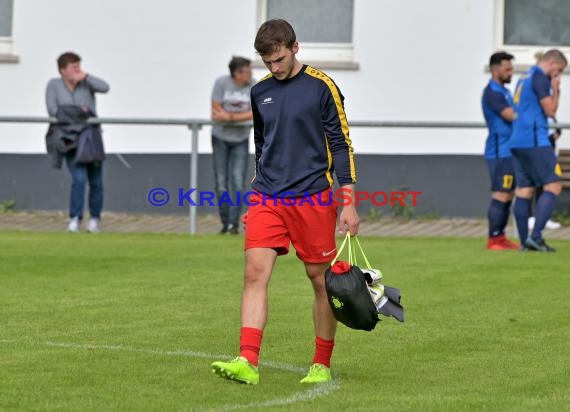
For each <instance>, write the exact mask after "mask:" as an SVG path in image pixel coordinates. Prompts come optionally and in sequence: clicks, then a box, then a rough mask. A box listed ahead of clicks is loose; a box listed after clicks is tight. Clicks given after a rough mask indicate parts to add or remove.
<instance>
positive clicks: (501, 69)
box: [481, 52, 519, 250]
mask: <svg viewBox="0 0 570 412" xmlns="http://www.w3.org/2000/svg"><path fill="white" fill-rule="evenodd" d="M512 59H513V56H512V55H510V54H508V53H505V52H497V53H494V54H493V55H492V56H491V59H490V61H489V68H490V70H491V80H489V83H488V84H487V87H485V90H484V91H483V98H482V99H481V104H482V106H483V115H484V116H485V123H487V128H488V129H489V135H488V136H487V141H486V143H485V160H486V162H487V167H488V169H489V175H490V177H491V192H492V193H491V203H490V204H489V209H488V211H487V217H488V219H489V239H488V241H487V249H489V250H510V249H518V248H519V245H517V244H516V243H513V242H511V241H510V240H508V239H507V238H506V236H505V227H506V226H507V223H508V221H509V214H510V207H511V202H512V200H513V195H514V189H515V187H514V183H515V182H514V174H515V172H514V169H513V161H512V157H511V151H510V147H509V140H510V138H511V133H512V122H513V120H514V119H515V117H516V113H515V110H514V109H513V98H512V96H511V92H510V91H509V89H507V88H506V87H505V84H507V83H510V82H511V78H512V76H513V64H512V62H511V60H512Z"/></svg>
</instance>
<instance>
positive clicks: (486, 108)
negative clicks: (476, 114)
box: [481, 79, 513, 159]
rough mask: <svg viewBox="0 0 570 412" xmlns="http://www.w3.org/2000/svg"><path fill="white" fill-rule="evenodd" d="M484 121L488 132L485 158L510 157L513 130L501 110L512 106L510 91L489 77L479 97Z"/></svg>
mask: <svg viewBox="0 0 570 412" xmlns="http://www.w3.org/2000/svg"><path fill="white" fill-rule="evenodd" d="M481 105H482V107H483V115H484V116H485V123H487V128H488V129H489V134H488V136H487V140H486V142H485V159H497V158H506V157H511V149H510V147H509V139H510V138H511V133H512V131H513V127H512V123H511V122H508V121H506V120H505V119H504V118H503V117H502V116H501V112H502V111H503V110H505V109H507V108H509V107H513V98H512V96H511V92H510V91H509V89H507V88H506V87H505V86H503V85H502V84H499V83H498V82H496V81H495V80H493V79H491V80H490V81H489V84H488V85H487V87H485V90H483V97H482V99H481Z"/></svg>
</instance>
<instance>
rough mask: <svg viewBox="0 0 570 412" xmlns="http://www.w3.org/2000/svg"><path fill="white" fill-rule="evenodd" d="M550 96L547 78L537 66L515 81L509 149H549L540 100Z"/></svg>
mask: <svg viewBox="0 0 570 412" xmlns="http://www.w3.org/2000/svg"><path fill="white" fill-rule="evenodd" d="M550 95H551V89H550V79H549V78H548V76H547V75H546V74H545V73H544V71H542V69H541V68H540V67H538V66H533V67H531V68H530V70H529V71H528V72H527V73H525V74H523V75H522V76H521V77H520V79H519V81H518V82H517V87H516V90H515V97H514V103H515V111H516V112H517V118H516V119H515V121H514V122H513V134H512V135H511V143H510V146H511V148H530V147H545V146H546V147H550V146H551V144H550V140H549V139H548V135H549V133H548V117H547V116H546V113H544V109H543V108H542V106H541V104H540V100H541V99H543V98H544V97H547V96H550Z"/></svg>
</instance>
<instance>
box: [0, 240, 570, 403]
mask: <svg viewBox="0 0 570 412" xmlns="http://www.w3.org/2000/svg"><path fill="white" fill-rule="evenodd" d="M242 241H243V239H242V238H241V237H230V236H225V237H221V236H202V237H201V236H198V237H189V236H186V235H138V234H137V235H119V234H101V235H98V236H90V235H86V234H81V235H77V236H75V235H68V234H65V233H62V234H35V233H6V232H0V410H2V411H12V410H18V411H19V410H24V411H118V410H121V411H122V410H131V411H147V410H148V411H193V410H264V411H266V410H295V411H305V410H306V411H321V410H322V411H329V412H330V411H337V410H339V411H357V410H362V411H368V410H375V411H380V410H382V411H398V412H400V411H440V410H442V411H460V410H466V411H470V410H486V411H517V412H518V411H563V410H570V354H569V351H570V344H569V342H570V269H569V262H570V242H561V241H559V242H556V241H553V242H552V245H553V246H555V247H558V248H559V252H558V253H555V254H537V253H526V254H523V253H519V252H487V251H485V250H484V249H483V245H484V241H483V239H380V238H362V242H363V246H364V248H365V250H366V251H367V254H368V256H369V258H371V260H372V262H373V263H375V266H378V267H379V268H380V269H382V271H383V273H384V276H385V282H386V283H387V284H389V285H394V286H397V287H400V288H401V289H402V296H403V300H402V303H403V304H404V306H405V308H406V316H407V319H406V323H404V324H400V323H398V322H397V321H395V320H393V319H385V320H384V321H382V322H381V323H379V324H378V326H377V328H376V330H375V331H374V332H372V333H367V332H361V331H353V330H349V329H347V328H346V327H343V326H341V327H339V333H338V335H337V340H336V349H335V355H334V357H333V374H334V377H335V382H334V383H333V384H332V385H323V386H316V387H307V386H301V385H300V384H299V383H298V381H299V379H300V378H301V377H302V372H303V370H305V368H306V367H307V366H308V364H309V363H310V360H311V357H312V352H313V340H314V336H313V332H312V323H311V312H310V307H311V302H312V291H311V287H310V284H309V282H308V281H307V280H306V279H305V277H304V274H303V271H302V266H301V264H300V262H298V261H297V260H296V258H295V257H294V254H290V255H289V256H287V257H283V258H280V259H279V260H278V264H277V267H276V270H275V272H274V276H273V280H272V283H271V291H270V294H271V296H270V318H269V324H268V327H267V329H266V332H265V339H264V345H263V348H262V360H263V361H265V364H262V365H261V369H260V370H261V382H260V384H259V385H258V386H255V387H250V386H244V385H239V384H236V383H232V382H228V381H224V380H221V379H219V378H217V377H216V376H214V375H213V374H212V373H211V371H210V367H209V364H210V362H212V361H213V360H214V359H217V357H216V355H219V354H221V355H222V356H231V357H233V356H235V355H236V354H237V349H238V334H239V301H240V292H241V284H242V264H243V252H242Z"/></svg>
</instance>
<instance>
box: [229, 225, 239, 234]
mask: <svg viewBox="0 0 570 412" xmlns="http://www.w3.org/2000/svg"><path fill="white" fill-rule="evenodd" d="M230 235H239V227H238V226H232V227H231V228H230Z"/></svg>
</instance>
